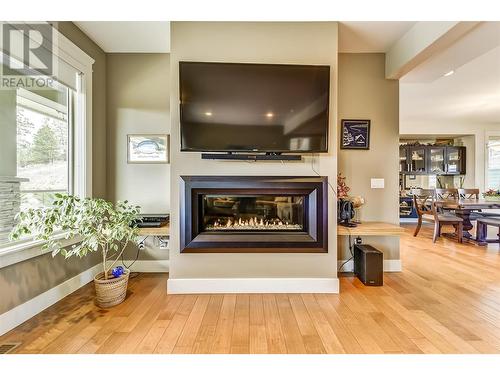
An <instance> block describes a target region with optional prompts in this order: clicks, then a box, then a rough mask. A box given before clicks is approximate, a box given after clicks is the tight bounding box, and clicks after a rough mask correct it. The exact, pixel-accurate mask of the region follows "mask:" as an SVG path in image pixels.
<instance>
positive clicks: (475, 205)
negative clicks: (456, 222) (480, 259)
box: [436, 199, 500, 245]
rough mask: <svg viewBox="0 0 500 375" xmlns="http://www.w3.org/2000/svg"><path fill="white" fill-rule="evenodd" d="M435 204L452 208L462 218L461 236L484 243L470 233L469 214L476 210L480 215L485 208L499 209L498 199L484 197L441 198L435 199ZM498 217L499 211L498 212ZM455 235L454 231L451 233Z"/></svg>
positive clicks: (448, 208) (445, 208)
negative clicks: (491, 199)
mask: <svg viewBox="0 0 500 375" xmlns="http://www.w3.org/2000/svg"><path fill="white" fill-rule="evenodd" d="M436 206H438V207H440V208H442V209H444V210H453V211H454V213H455V215H457V216H458V217H460V218H462V220H463V236H464V238H465V239H467V240H469V241H472V242H476V243H478V244H480V245H484V242H481V241H478V238H477V236H474V235H473V234H471V233H470V230H471V229H472V228H474V226H473V225H472V222H471V215H472V214H473V213H474V212H476V213H477V214H478V215H481V213H482V212H484V211H485V210H495V209H497V210H500V201H489V200H486V199H443V200H437V201H436ZM498 216H499V217H500V212H498ZM452 235H453V236H456V235H457V234H456V233H453V234H452Z"/></svg>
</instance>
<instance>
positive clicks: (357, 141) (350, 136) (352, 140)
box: [340, 120, 370, 150]
mask: <svg viewBox="0 0 500 375" xmlns="http://www.w3.org/2000/svg"><path fill="white" fill-rule="evenodd" d="M340 142H341V143H340V148H341V149H342V150H369V149H370V120H342V122H341V136H340Z"/></svg>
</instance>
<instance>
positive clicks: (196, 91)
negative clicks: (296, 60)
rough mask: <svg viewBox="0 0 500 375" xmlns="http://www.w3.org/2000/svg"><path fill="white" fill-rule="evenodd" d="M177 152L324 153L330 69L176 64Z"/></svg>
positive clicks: (304, 66) (326, 143) (262, 65)
mask: <svg viewBox="0 0 500 375" xmlns="http://www.w3.org/2000/svg"><path fill="white" fill-rule="evenodd" d="M179 77H180V78H179V79H180V123H181V150H182V151H199V152H214V151H215V152H244V151H245V152H268V153H282V152H285V153H286V152H291V153H308V152H327V151H328V105H329V92H330V67H329V66H320V65H281V64H279V65H278V64H241V63H213V62H180V63H179Z"/></svg>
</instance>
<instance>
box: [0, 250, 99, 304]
mask: <svg viewBox="0 0 500 375" xmlns="http://www.w3.org/2000/svg"><path fill="white" fill-rule="evenodd" d="M100 259H101V258H100V256H99V254H97V253H94V254H91V255H89V256H87V257H85V258H83V259H79V258H70V259H64V257H63V256H62V255H58V256H56V257H55V258H52V255H51V254H50V253H48V254H44V255H41V256H39V257H36V258H31V259H28V260H26V261H24V262H20V263H15V264H12V265H10V266H7V267H4V268H0V290H1V291H2V293H1V295H2V298H0V314H2V313H4V312H6V311H9V310H11V309H13V308H14V307H16V306H18V305H20V304H22V303H24V302H26V301H29V300H30V299H32V298H34V297H36V296H38V295H40V294H42V293H43V292H46V291H47V290H49V289H52V288H53V287H55V286H57V285H59V284H61V283H63V282H65V281H66V280H68V279H71V278H72V277H73V276H76V275H78V274H79V273H82V272H83V271H85V270H87V269H89V268H90V267H93V266H95V265H96V264H97V263H99V261H100Z"/></svg>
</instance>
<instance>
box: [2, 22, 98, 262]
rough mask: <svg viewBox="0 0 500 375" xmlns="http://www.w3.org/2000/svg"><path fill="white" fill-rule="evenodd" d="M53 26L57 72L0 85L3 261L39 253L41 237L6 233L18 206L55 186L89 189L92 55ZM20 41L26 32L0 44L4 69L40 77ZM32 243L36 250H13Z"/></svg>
mask: <svg viewBox="0 0 500 375" xmlns="http://www.w3.org/2000/svg"><path fill="white" fill-rule="evenodd" d="M17 24H21V26H20V28H21V29H22V28H23V27H25V26H26V25H27V26H28V27H31V26H30V24H22V23H17ZM22 25H24V26H22ZM53 32H54V35H53V44H52V45H51V46H50V47H51V48H48V47H47V46H46V45H44V46H42V47H41V48H44V49H45V50H44V52H43V53H45V54H46V53H47V52H48V53H49V54H50V56H52V58H53V59H55V60H56V64H54V70H53V71H52V73H53V74H52V75H50V76H47V77H48V78H51V80H52V83H51V84H50V85H49V86H44V87H34V86H31V87H30V86H28V85H26V84H24V85H13V86H2V87H0V255H3V254H8V260H6V262H4V264H5V263H8V264H12V263H15V262H18V261H22V260H25V259H28V258H29V257H31V256H37V255H40V252H39V251H40V250H39V249H38V248H37V246H39V245H40V244H39V243H38V242H34V241H32V240H31V238H25V239H22V240H21V241H18V242H11V241H10V240H9V239H8V237H9V233H10V231H11V229H12V227H13V225H14V217H15V215H16V214H17V213H18V212H20V210H25V209H29V208H35V207H44V206H48V205H50V204H51V203H52V201H53V199H54V194H55V193H57V192H66V193H70V194H76V195H79V196H91V186H92V185H91V184H92V180H91V175H92V173H91V172H92V164H91V150H92V144H91V134H92V133H91V129H92V121H91V118H92V116H91V114H92V113H91V99H92V98H91V92H92V64H93V63H94V60H93V59H91V58H90V57H89V56H88V55H86V54H85V53H84V52H83V51H82V50H80V49H79V48H78V47H77V46H76V45H74V44H73V43H72V42H71V41H69V40H68V39H66V38H65V37H64V36H62V35H61V34H59V33H58V32H57V31H56V30H53ZM16 35H17V34H16ZM20 35H21V36H22V34H20ZM26 35H28V34H25V36H26ZM27 37H28V38H31V34H29V35H28V36H27ZM56 39H57V42H56ZM21 41H23V43H24V41H25V39H24V37H23V38H21V39H19V38H18V39H15V38H14V39H11V48H10V49H8V50H7V49H5V48H4V46H3V45H0V75H6V76H8V77H16V79H15V80H14V81H15V82H17V79H18V78H19V77H20V78H21V79H20V80H22V79H28V80H29V79H34V78H35V79H37V78H39V77H40V75H39V71H37V70H36V69H37V68H33V67H31V66H30V65H28V64H24V63H22V61H24V60H23V58H24V57H23V56H24V55H23V54H22V52H23V49H22V48H21V47H22V45H23V44H22V43H21ZM16 43H17V44H16ZM37 43H38V42H37ZM18 44H19V45H18ZM17 47H19V48H17ZM12 62H14V64H13V63H12ZM20 67H23V69H22V70H18V69H20ZM2 77H3V76H2ZM28 80H26V82H29V81H28ZM1 82H4V80H2V81H1ZM26 249H32V250H30V251H25V252H22V253H21V252H19V254H20V255H19V256H18V255H15V256H12V254H14V253H16V254H17V252H18V251H19V250H26Z"/></svg>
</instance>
